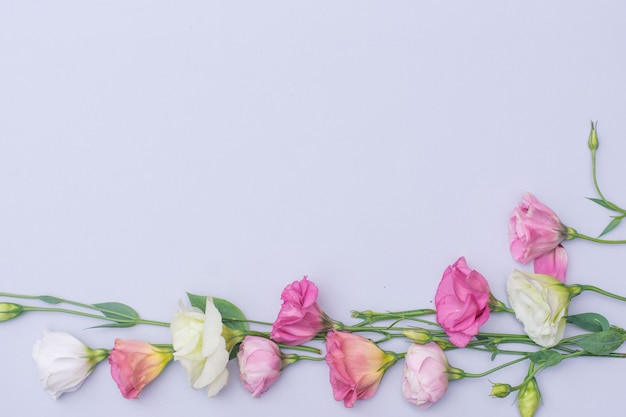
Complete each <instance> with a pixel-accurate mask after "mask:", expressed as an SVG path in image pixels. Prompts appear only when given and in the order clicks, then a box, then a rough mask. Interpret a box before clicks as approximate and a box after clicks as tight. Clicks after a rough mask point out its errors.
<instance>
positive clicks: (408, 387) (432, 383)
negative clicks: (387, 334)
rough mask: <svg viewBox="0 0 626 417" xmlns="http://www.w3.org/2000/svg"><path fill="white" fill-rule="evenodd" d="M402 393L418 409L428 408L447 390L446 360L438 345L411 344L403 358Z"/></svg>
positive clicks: (447, 368) (447, 366) (431, 343)
mask: <svg viewBox="0 0 626 417" xmlns="http://www.w3.org/2000/svg"><path fill="white" fill-rule="evenodd" d="M404 360H405V362H404V373H403V376H402V393H403V394H404V398H406V400H407V401H409V402H410V403H412V404H415V405H416V406H417V407H418V408H422V409H425V408H429V407H430V406H431V405H433V404H434V403H435V402H437V401H438V400H439V399H440V398H441V397H443V395H444V394H445V393H446V391H447V390H448V379H449V378H448V371H449V370H450V367H449V365H448V359H447V358H446V355H445V353H443V350H442V349H441V347H439V345H437V344H436V343H434V342H430V343H428V344H425V345H418V344H412V345H411V347H410V348H409V350H408V352H407V353H406V356H405V357H404Z"/></svg>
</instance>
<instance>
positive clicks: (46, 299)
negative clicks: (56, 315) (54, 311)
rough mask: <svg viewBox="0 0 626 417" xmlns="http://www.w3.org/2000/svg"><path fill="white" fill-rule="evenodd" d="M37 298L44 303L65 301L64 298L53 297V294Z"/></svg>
mask: <svg viewBox="0 0 626 417" xmlns="http://www.w3.org/2000/svg"><path fill="white" fill-rule="evenodd" d="M37 298H39V299H40V300H41V301H43V302H44V303H48V304H59V303H62V302H63V300H61V299H60V298H57V297H53V296H51V295H40V296H39V297H37Z"/></svg>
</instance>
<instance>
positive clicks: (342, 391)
mask: <svg viewBox="0 0 626 417" xmlns="http://www.w3.org/2000/svg"><path fill="white" fill-rule="evenodd" d="M396 361H397V357H396V355H395V354H392V353H390V352H385V351H383V350H381V349H380V348H379V347H378V346H377V345H376V344H375V343H374V342H372V341H371V340H369V339H366V338H364V337H362V336H359V335H356V334H353V333H349V332H339V331H336V330H332V331H330V332H329V333H328V334H327V335H326V363H327V364H328V366H329V368H330V384H331V386H332V388H333V395H334V397H335V400H337V401H341V400H343V404H344V406H346V407H347V408H352V407H353V406H354V402H355V401H356V400H364V399H367V398H370V397H372V396H373V395H374V394H375V393H376V390H377V389H378V385H379V384H380V381H381V379H382V377H383V375H384V374H385V371H386V370H387V369H388V368H389V367H390V366H391V365H393V364H394V363H396Z"/></svg>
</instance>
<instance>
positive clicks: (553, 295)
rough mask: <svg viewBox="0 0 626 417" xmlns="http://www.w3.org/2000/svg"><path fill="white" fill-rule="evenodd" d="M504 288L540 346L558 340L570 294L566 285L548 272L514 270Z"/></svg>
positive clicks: (560, 336)
mask: <svg viewBox="0 0 626 417" xmlns="http://www.w3.org/2000/svg"><path fill="white" fill-rule="evenodd" d="M506 291H507V294H508V296H509V302H510V303H511V307H512V308H513V310H514V311H515V317H517V319H518V320H519V321H520V322H522V324H523V325H524V331H525V332H526V334H527V335H528V337H530V338H531V339H532V340H533V341H534V342H535V343H537V344H538V345H540V346H543V347H552V346H555V345H556V344H558V343H559V342H560V341H561V339H562V338H563V334H564V332H565V318H566V316H567V310H568V308H569V304H570V299H571V296H572V292H571V291H570V290H569V289H568V287H567V286H566V285H565V284H563V283H562V282H561V281H559V280H557V279H556V278H554V277H552V276H550V275H543V274H530V273H524V272H520V271H515V272H513V273H512V274H511V276H509V280H508V281H507V285H506Z"/></svg>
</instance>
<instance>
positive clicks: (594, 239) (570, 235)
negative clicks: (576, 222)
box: [567, 232, 626, 245]
mask: <svg viewBox="0 0 626 417" xmlns="http://www.w3.org/2000/svg"><path fill="white" fill-rule="evenodd" d="M574 238H578V239H583V240H589V241H591V242H596V243H604V244H607V245H623V244H625V243H626V240H608V239H598V238H597V237H591V236H587V235H583V234H582V233H578V232H569V233H567V239H574Z"/></svg>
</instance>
